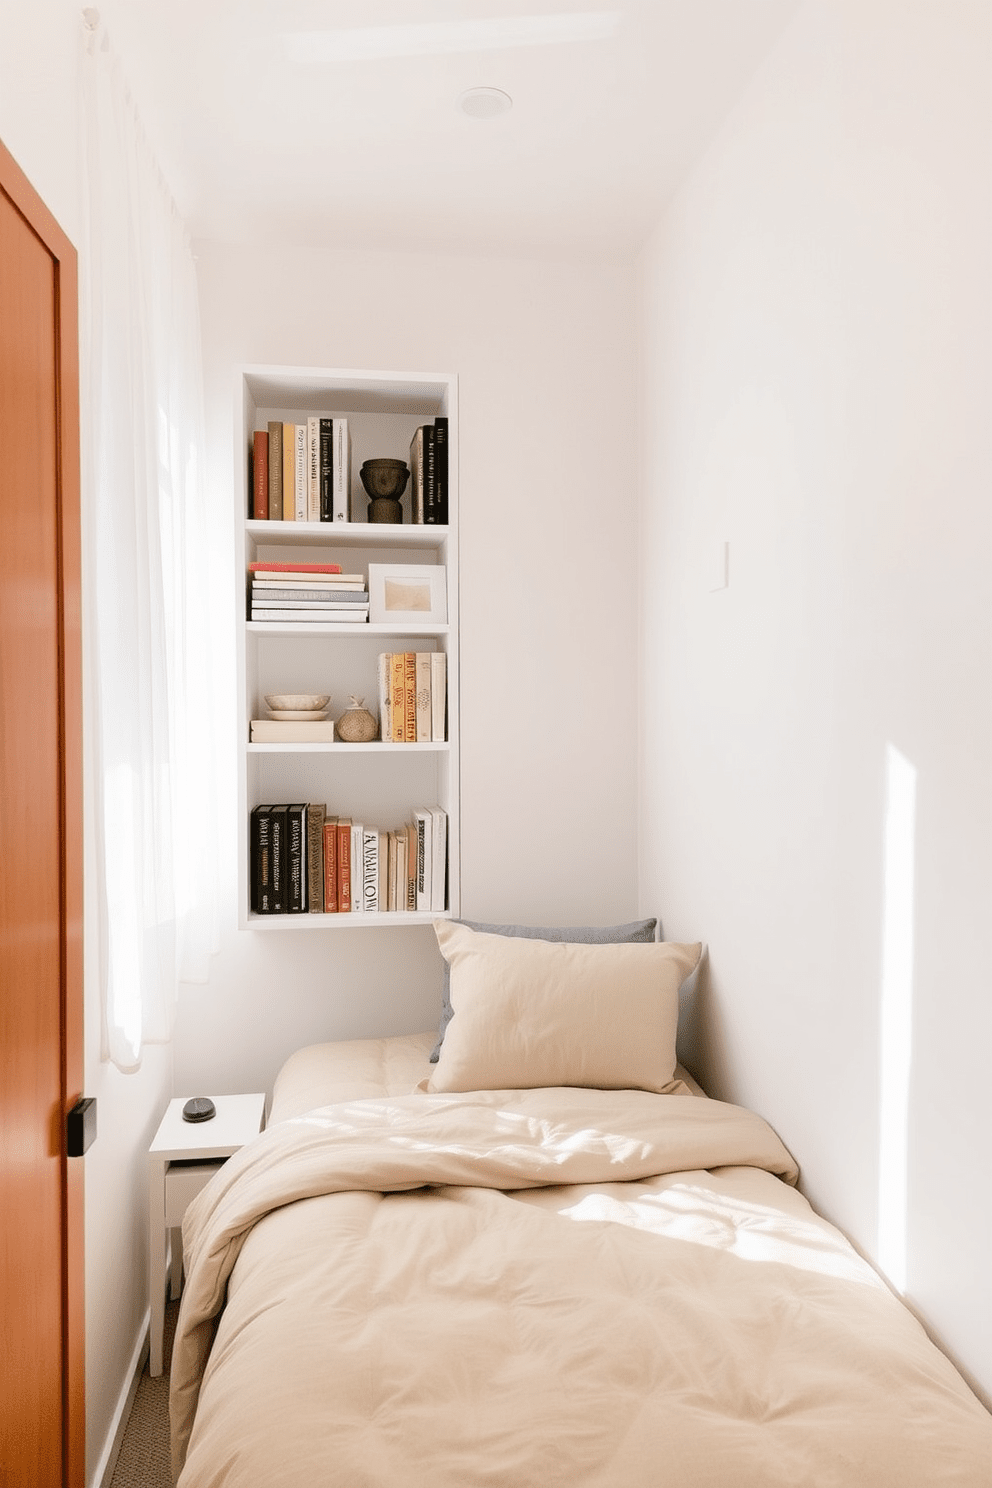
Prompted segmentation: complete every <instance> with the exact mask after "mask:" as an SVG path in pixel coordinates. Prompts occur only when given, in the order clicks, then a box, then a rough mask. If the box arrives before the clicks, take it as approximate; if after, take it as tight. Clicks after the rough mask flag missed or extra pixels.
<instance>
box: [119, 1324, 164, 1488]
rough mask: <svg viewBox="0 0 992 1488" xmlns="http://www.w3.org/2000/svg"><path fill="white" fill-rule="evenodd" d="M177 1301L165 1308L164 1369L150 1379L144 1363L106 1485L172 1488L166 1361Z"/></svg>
mask: <svg viewBox="0 0 992 1488" xmlns="http://www.w3.org/2000/svg"><path fill="white" fill-rule="evenodd" d="M178 1314H179V1303H178V1302H170V1303H169V1304H168V1306H167V1307H166V1310H165V1346H164V1350H163V1359H164V1363H165V1369H164V1371H163V1372H162V1374H160V1375H159V1376H158V1378H157V1379H152V1377H151V1375H150V1374H149V1373H148V1364H147V1361H146V1363H145V1367H144V1370H143V1372H142V1375H141V1379H140V1380H139V1381H138V1389H137V1391H136V1393H135V1397H134V1402H133V1404H132V1406H131V1414H130V1416H129V1417H128V1422H127V1426H126V1427H125V1429H124V1440H123V1442H122V1443H121V1449H120V1452H119V1454H118V1457H117V1462H116V1465H115V1467H114V1475H113V1477H112V1478H111V1480H110V1488H172V1472H171V1469H170V1466H169V1363H170V1361H171V1359H172V1339H173V1336H174V1334H175V1331H176V1318H177V1316H178Z"/></svg>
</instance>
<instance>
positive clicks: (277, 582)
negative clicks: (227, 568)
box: [248, 563, 369, 625]
mask: <svg viewBox="0 0 992 1488" xmlns="http://www.w3.org/2000/svg"><path fill="white" fill-rule="evenodd" d="M249 571H250V575H251V589H250V592H249V596H248V604H249V616H248V618H249V619H250V620H252V621H254V622H255V623H258V622H260V621H261V622H263V623H268V624H279V625H285V624H286V623H289V624H303V625H314V624H320V625H339V624H359V625H364V624H366V623H367V621H368V618H369V591H368V585H367V583H366V581H365V576H364V574H346V573H342V571H341V566H340V564H337V563H252V564H251V565H250V566H249Z"/></svg>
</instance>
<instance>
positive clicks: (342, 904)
mask: <svg viewBox="0 0 992 1488" xmlns="http://www.w3.org/2000/svg"><path fill="white" fill-rule="evenodd" d="M338 910H339V912H340V913H341V914H350V913H351V817H350V816H339V817H338Z"/></svg>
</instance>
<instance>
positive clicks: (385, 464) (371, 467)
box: [359, 459, 410, 522]
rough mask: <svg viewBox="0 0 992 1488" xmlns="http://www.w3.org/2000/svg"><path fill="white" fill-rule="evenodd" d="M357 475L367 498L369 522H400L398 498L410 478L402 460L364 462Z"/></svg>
mask: <svg viewBox="0 0 992 1488" xmlns="http://www.w3.org/2000/svg"><path fill="white" fill-rule="evenodd" d="M359 474H360V475H361V477H362V485H363V486H364V487H365V491H366V494H367V496H368V498H369V521H370V522H402V520H403V508H402V507H401V506H400V497H401V496H402V495H403V492H404V491H405V490H406V483H407V481H408V480H409V478H410V469H409V466H407V465H406V464H405V462H404V461H403V460H387V459H380V460H366V461H365V463H364V464H363V465H362V468H361V471H360V472H359Z"/></svg>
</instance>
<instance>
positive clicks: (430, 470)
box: [423, 424, 440, 526]
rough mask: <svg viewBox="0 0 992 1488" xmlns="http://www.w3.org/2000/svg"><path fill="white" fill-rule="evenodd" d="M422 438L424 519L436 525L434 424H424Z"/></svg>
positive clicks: (437, 517) (437, 519)
mask: <svg viewBox="0 0 992 1488" xmlns="http://www.w3.org/2000/svg"><path fill="white" fill-rule="evenodd" d="M423 438H424V452H423V462H424V521H425V522H429V523H430V524H431V525H432V526H436V525H437V523H438V522H439V521H440V518H439V516H438V510H437V481H436V475H437V470H436V462H435V444H434V425H433V424H425V425H424V429H423Z"/></svg>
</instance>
